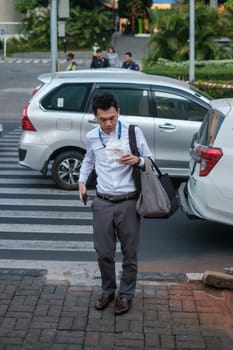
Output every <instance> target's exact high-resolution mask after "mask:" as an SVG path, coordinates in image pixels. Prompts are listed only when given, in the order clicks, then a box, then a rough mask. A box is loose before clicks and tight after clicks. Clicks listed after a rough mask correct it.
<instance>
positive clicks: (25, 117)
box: [21, 103, 36, 131]
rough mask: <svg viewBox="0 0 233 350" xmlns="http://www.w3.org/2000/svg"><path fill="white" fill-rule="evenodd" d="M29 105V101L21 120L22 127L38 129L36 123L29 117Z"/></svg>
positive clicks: (28, 129) (29, 129)
mask: <svg viewBox="0 0 233 350" xmlns="http://www.w3.org/2000/svg"><path fill="white" fill-rule="evenodd" d="M28 107H29V103H27V104H26V105H25V106H24V109H23V119H22V121H21V125H22V129H23V130H24V131H36V128H35V127H34V125H33V124H32V122H31V120H30V119H29V117H28Z"/></svg>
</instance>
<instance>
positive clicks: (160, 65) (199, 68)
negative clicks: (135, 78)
mask: <svg viewBox="0 0 233 350" xmlns="http://www.w3.org/2000/svg"><path fill="white" fill-rule="evenodd" d="M143 72H145V73H148V74H157V75H165V76H169V77H171V78H175V79H179V80H185V81H188V79H189V62H188V61H184V62H172V61H168V60H165V59H159V60H158V62H157V64H154V65H152V64H150V65H149V66H148V65H146V64H144V65H143ZM226 84H227V85H232V86H233V60H220V61H216V60H214V61H199V62H196V65H195V82H194V85H195V86H196V87H197V88H199V89H200V90H202V91H203V92H205V93H207V94H208V95H210V96H212V97H213V98H224V97H233V88H228V87H224V85H226Z"/></svg>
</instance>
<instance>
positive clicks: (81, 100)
mask: <svg viewBox="0 0 233 350" xmlns="http://www.w3.org/2000/svg"><path fill="white" fill-rule="evenodd" d="M90 88H91V84H62V85H60V86H58V87H57V88H55V89H53V90H52V91H51V92H49V93H48V94H47V95H46V96H45V97H44V98H43V99H42V100H41V106H42V107H43V108H44V109H46V110H50V111H51V110H52V111H62V112H64V111H67V112H84V111H85V106H86V100H87V98H88V94H89V91H90Z"/></svg>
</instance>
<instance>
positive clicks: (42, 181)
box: [0, 171, 54, 185]
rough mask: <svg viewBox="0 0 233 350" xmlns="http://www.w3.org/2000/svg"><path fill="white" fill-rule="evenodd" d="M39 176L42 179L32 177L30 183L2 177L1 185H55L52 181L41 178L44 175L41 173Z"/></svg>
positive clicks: (0, 179)
mask: <svg viewBox="0 0 233 350" xmlns="http://www.w3.org/2000/svg"><path fill="white" fill-rule="evenodd" d="M0 175H1V171H0ZM8 176H9V173H8ZM38 176H39V177H40V178H37V177H34V178H33V177H31V178H30V182H28V181H27V180H26V179H25V178H22V179H19V178H13V179H10V178H2V177H0V184H3V185H7V184H18V185H20V184H27V183H30V185H51V184H52V185H54V182H53V180H52V179H50V178H48V177H46V178H43V177H41V176H42V175H40V173H39V172H38Z"/></svg>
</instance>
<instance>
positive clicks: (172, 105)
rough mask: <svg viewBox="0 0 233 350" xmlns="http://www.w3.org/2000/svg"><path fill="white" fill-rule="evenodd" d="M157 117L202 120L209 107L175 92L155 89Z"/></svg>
mask: <svg viewBox="0 0 233 350" xmlns="http://www.w3.org/2000/svg"><path fill="white" fill-rule="evenodd" d="M154 97H155V101H156V109H157V117H158V118H167V119H177V120H190V121H199V122H200V121H202V120H203V119H204V117H205V115H206V112H207V109H206V108H204V107H202V106H201V105H199V104H198V103H196V102H194V101H192V100H190V99H188V98H186V97H185V96H181V95H179V94H176V93H173V92H165V91H156V92H155V91H154Z"/></svg>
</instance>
